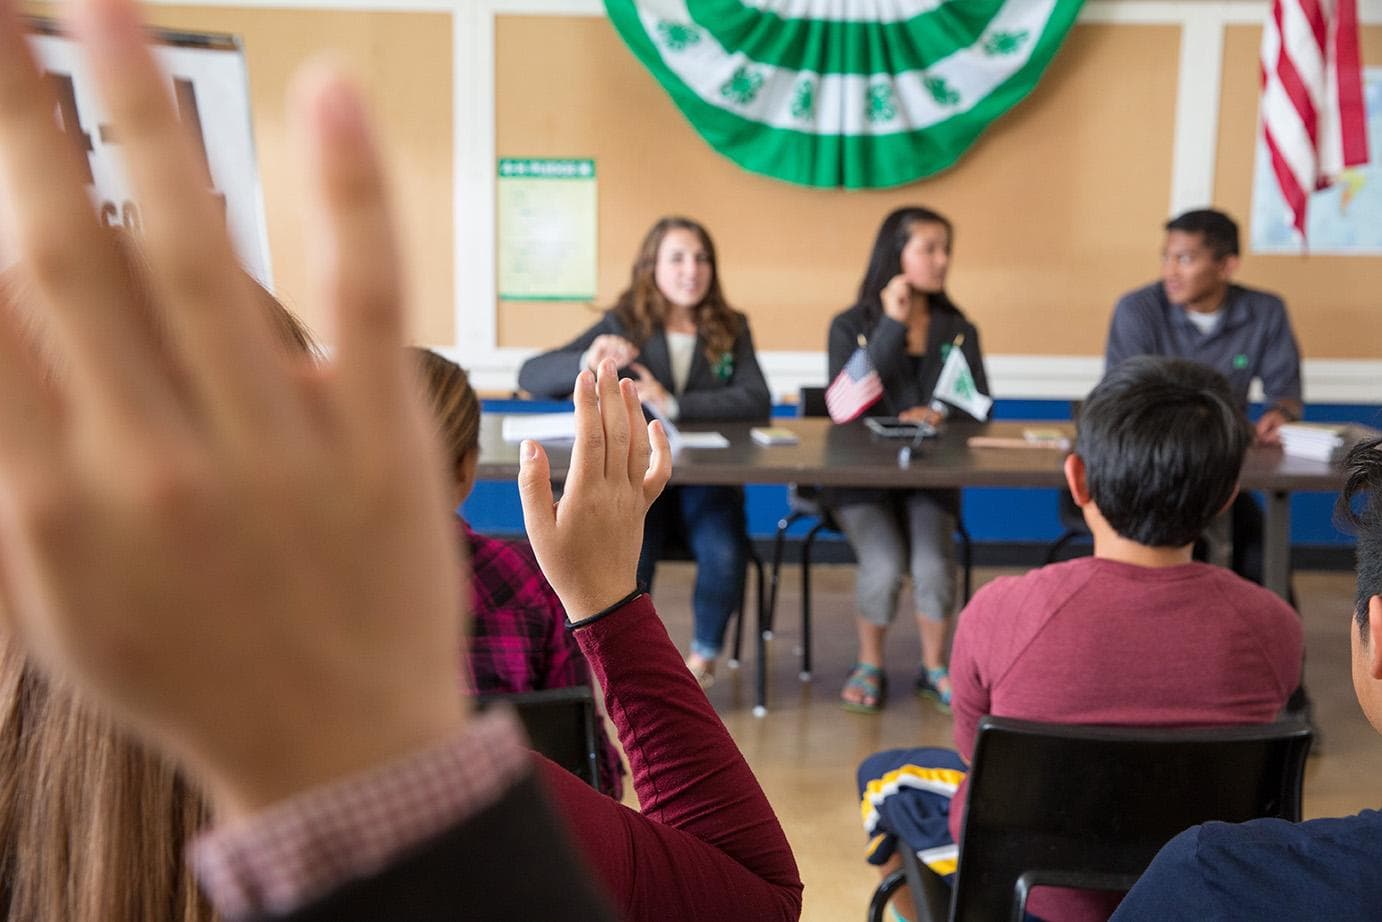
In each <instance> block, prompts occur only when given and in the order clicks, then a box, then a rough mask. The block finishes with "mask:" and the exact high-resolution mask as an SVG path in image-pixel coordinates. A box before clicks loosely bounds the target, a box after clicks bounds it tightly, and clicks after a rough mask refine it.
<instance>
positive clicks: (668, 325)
mask: <svg viewBox="0 0 1382 922" xmlns="http://www.w3.org/2000/svg"><path fill="white" fill-rule="evenodd" d="M605 358H611V359H613V360H614V363H615V365H616V366H617V367H618V368H619V369H620V374H621V375H622V376H623V377H631V378H633V379H634V380H635V382H636V385H637V388H638V396H639V398H640V399H641V400H642V401H643V403H644V405H645V406H648V407H651V408H653V409H655V410H656V412H658V413H661V414H662V415H663V416H665V417H667V418H668V419H671V420H673V421H676V422H702V421H714V420H742V419H762V418H765V417H767V416H768V414H769V412H770V410H771V408H772V401H771V398H770V396H769V394H768V385H767V382H766V381H764V379H763V372H762V371H761V370H760V369H759V367H758V358H757V356H756V355H755V354H754V349H753V336H752V335H751V334H750V333H749V323H748V318H747V317H745V316H744V315H743V314H741V313H739V312H738V311H736V310H734V309H733V308H731V307H730V306H729V304H728V302H727V301H726V300H725V296H724V294H723V293H722V292H721V289H720V278H719V272H718V270H717V267H716V262H715V246H714V244H713V243H712V242H711V240H710V235H709V234H708V233H707V232H706V230H705V228H704V227H702V226H701V225H700V224H698V223H696V222H695V221H692V220H690V219H689V218H683V217H666V218H663V219H661V220H660V221H658V222H657V223H656V224H654V225H653V227H652V229H651V230H649V231H648V233H647V235H646V236H645V237H644V238H643V244H642V246H640V247H639V251H638V257H637V259H635V260H634V264H633V271H632V274H631V278H630V280H629V287H628V288H626V289H625V290H624V292H623V293H622V294H621V295H620V296H619V299H618V301H617V302H615V305H614V308H613V309H612V310H610V311H608V312H607V313H606V314H605V315H604V317H603V318H601V320H600V322H599V323H597V324H595V325H594V326H592V327H591V328H590V329H588V330H586V331H585V332H584V333H582V334H581V335H580V336H578V337H576V338H575V339H573V340H572V341H571V342H569V343H567V344H566V345H564V346H562V347H561V348H559V349H555V350H553V351H551V352H546V353H543V354H542V355H538V356H534V357H533V358H531V359H529V360H528V361H526V362H524V363H523V367H522V368H521V369H520V370H519V373H518V385H519V387H521V388H522V389H523V390H525V391H527V392H529V393H530V394H533V395H536V396H542V397H552V398H565V397H567V396H569V395H570V394H571V387H572V384H571V383H572V382H573V381H574V380H575V379H576V375H577V374H578V373H579V372H580V371H581V370H582V369H584V368H590V369H594V368H595V367H596V366H597V365H598V364H599V363H600V361H601V360H602V359H605ZM669 539H679V540H680V541H682V542H684V543H685V544H686V545H687V547H688V548H689V550H690V551H691V554H692V556H694V557H695V560H696V584H695V591H694V595H693V608H694V612H695V636H694V638H693V640H692V642H691V652H690V655H689V656H687V658H686V665H687V667H688V668H689V669H690V670H691V671H692V673H694V674H695V676H696V678H697V679H698V680H700V682H701V684H702V685H709V684H710V682H711V681H712V680H713V678H714V675H715V661H716V659H717V658H718V657H719V655H720V651H721V648H722V647H723V645H724V635H725V627H726V626H727V625H728V624H729V619H730V618H731V617H732V616H733V614H734V612H735V611H736V610H737V609H738V608H739V606H740V604H741V603H742V600H743V595H744V578H745V565H746V563H747V560H748V535H747V532H746V524H745V519H744V491H743V490H742V488H740V487H733V486H706V485H691V484H684V485H681V486H675V487H669V488H668V489H667V490H665V491H664V492H663V494H662V496H661V497H660V498H659V499H658V500H657V502H656V503H654V504H653V507H652V508H651V509H650V510H648V518H647V522H646V526H645V531H644V537H643V554H642V557H641V559H640V560H639V562H638V581H639V583H640V584H642V585H644V586H648V587H651V585H652V581H653V570H654V567H655V565H656V563H657V559H658V557H659V556H661V554H662V549H663V546H664V545H665V544H666V543H667V541H668V540H669Z"/></svg>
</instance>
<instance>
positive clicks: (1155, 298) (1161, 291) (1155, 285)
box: [1113, 282, 1171, 314]
mask: <svg viewBox="0 0 1382 922" xmlns="http://www.w3.org/2000/svg"><path fill="white" fill-rule="evenodd" d="M1170 303H1171V302H1170V301H1168V300H1167V299H1166V289H1165V288H1163V287H1162V285H1161V283H1160V282H1152V283H1150V284H1148V285H1143V286H1142V287H1140V288H1134V289H1133V290H1132V291H1129V292H1126V293H1125V294H1124V295H1123V296H1122V297H1120V298H1119V299H1118V301H1117V303H1116V304H1114V307H1113V310H1114V312H1115V313H1137V314H1152V313H1160V312H1161V311H1164V310H1165V309H1166V308H1167V307H1169V306H1170Z"/></svg>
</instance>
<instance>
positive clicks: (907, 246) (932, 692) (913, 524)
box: [823, 207, 989, 713]
mask: <svg viewBox="0 0 1382 922" xmlns="http://www.w3.org/2000/svg"><path fill="white" fill-rule="evenodd" d="M953 242H954V232H953V229H952V227H951V224H950V222H949V221H948V220H947V219H946V218H944V217H942V216H941V215H940V214H937V213H936V212H934V211H931V210H930V209H927V208H919V207H908V208H899V209H897V210H896V211H894V212H893V213H892V214H890V215H888V217H887V218H886V219H885V220H884V221H883V226H882V227H880V228H879V229H878V237H877V239H875V240H874V244H873V252H872V253H871V254H870V256H869V264H868V269H867V270H866V271H865V273H864V279H863V282H862V283H861V284H860V286H859V297H858V300H857V301H856V303H855V305H854V306H853V307H851V308H849V309H848V310H846V311H844V312H843V313H841V314H839V315H837V316H836V317H835V319H834V320H833V321H832V322H831V324H830V339H829V361H830V380H831V381H833V380H835V377H836V376H837V375H838V374H839V373H840V371H841V369H843V368H844V366H845V363H846V362H848V361H849V359H850V357H851V356H852V355H853V354H854V353H855V352H856V350H858V349H859V348H860V346H861V345H865V346H866V347H867V350H868V357H869V360H870V362H871V364H872V365H873V367H874V368H875V369H876V370H877V372H878V376H879V378H880V379H881V381H882V386H883V396H882V398H881V399H880V400H878V402H877V403H875V404H874V405H873V406H872V407H871V408H870V409H869V410H868V411H867V412H868V413H869V414H870V415H886V416H897V417H900V418H901V419H903V420H906V421H912V422H921V423H928V424H930V425H933V426H934V425H939V424H940V423H941V422H942V421H943V420H944V419H946V418H947V416H949V415H950V414H952V413H959V414H963V415H965V416H967V415H968V414H964V411H962V410H959V409H957V408H953V407H950V406H949V405H947V404H945V403H942V402H941V401H939V400H936V399H934V392H935V390H936V383H937V380H938V379H939V378H940V374H941V367H942V365H943V364H944V362H945V358H946V356H947V355H948V354H949V350H950V349H952V348H959V349H961V350H962V351H963V354H964V357H965V360H966V361H967V362H968V364H969V368H970V371H971V373H972V375H973V378H974V384H975V387H976V388H977V390H978V391H979V392H981V393H983V394H985V395H987V394H988V390H989V388H988V379H987V377H986V376H985V374H984V361H983V354H982V353H981V351H980V349H979V332H978V330H977V329H976V328H975V326H974V324H972V323H970V322H969V320H968V319H966V318H965V315H964V314H962V313H961V312H960V309H959V308H958V307H956V306H955V304H954V303H953V302H952V301H951V300H950V298H949V296H948V295H947V294H946V292H945V280H946V274H947V272H948V271H949V268H950V255H951V245H952V243H953ZM823 498H824V500H825V501H826V503H827V505H828V506H829V507H830V508H831V510H832V512H833V513H834V514H835V518H836V519H837V521H838V522H839V523H840V525H841V527H842V528H843V529H844V532H845V537H846V538H847V539H848V540H849V543H850V545H851V546H852V547H853V549H854V555H855V557H856V558H857V559H858V561H859V569H858V574H857V592H856V597H857V604H858V607H859V612H858V616H857V618H856V630H857V632H858V636H859V656H858V661H857V662H856V663H855V664H854V667H853V668H852V669H851V670H850V674H849V678H848V680H847V681H846V682H845V686H844V689H843V690H842V691H841V693H840V699H841V702H842V703H843V705H844V707H845V708H846V709H848V710H852V711H857V712H861V713H877V712H878V711H879V710H880V709H881V708H882V707H883V703H884V700H885V699H886V697H887V691H888V681H887V675H886V674H884V672H883V639H884V635H885V634H886V632H887V628H888V625H889V624H890V623H891V621H892V619H893V616H894V615H895V614H896V612H897V597H898V591H899V590H900V588H901V585H902V577H903V576H904V575H905V574H907V573H910V575H911V578H912V602H913V606H914V610H915V613H916V619H917V624H918V626H919V628H920V633H921V663H922V668H921V671H920V673H919V674H918V676H917V679H916V686H915V687H916V691H917V693H918V694H920V695H923V696H925V697H928V698H931V699H932V700H934V701H935V702H936V704H937V705H938V706H939V707H940V708H941V709H942V710H947V711H948V710H949V706H950V693H951V686H950V675H949V672H948V671H947V669H946V665H945V663H946V659H945V645H946V631H947V626H948V619H949V617H950V614H951V611H952V609H953V607H954V603H955V561H954V539H953V534H954V531H955V517H956V515H957V514H958V511H959V501H960V496H959V491H958V490H907V489H831V490H827V491H825V493H824V496H823Z"/></svg>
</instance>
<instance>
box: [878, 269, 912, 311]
mask: <svg viewBox="0 0 1382 922" xmlns="http://www.w3.org/2000/svg"><path fill="white" fill-rule="evenodd" d="M878 298H879V300H880V301H882V302H883V313H884V314H886V315H887V316H889V317H891V318H892V319H894V320H896V321H897V322H898V323H906V322H907V318H908V317H909V316H911V312H912V286H911V285H909V284H908V283H907V277H906V276H905V275H902V274H900V273H899V274H898V275H894V276H893V277H892V278H891V279H890V280H889V281H888V284H887V285H885V286H883V290H882V291H881V292H880V293H879V295H878Z"/></svg>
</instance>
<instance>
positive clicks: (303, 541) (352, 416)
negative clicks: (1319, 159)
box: [0, 0, 466, 817]
mask: <svg viewBox="0 0 1382 922" xmlns="http://www.w3.org/2000/svg"><path fill="white" fill-rule="evenodd" d="M75 6H76V13H75V16H76V21H75V26H76V31H77V34H78V36H79V37H80V39H81V40H82V41H83V43H84V45H85V48H86V53H87V58H88V61H89V64H90V66H91V68H92V71H93V73H94V75H95V77H96V81H95V82H96V84H97V85H98V86H99V87H100V88H101V90H102V92H103V93H104V95H105V99H106V102H107V104H108V111H109V113H110V116H111V120H112V123H113V126H114V128H115V130H116V132H118V134H119V137H120V140H121V147H122V149H123V150H124V151H125V153H126V155H127V157H126V165H127V171H128V174H129V177H130V180H131V182H132V185H133V188H134V192H135V195H136V196H137V198H138V200H139V201H140V203H141V205H142V210H143V212H144V215H145V240H144V247H143V250H142V256H143V266H145V267H146V268H141V267H139V266H135V265H133V264H132V263H131V261H130V260H128V259H126V258H124V257H123V256H122V255H121V254H120V253H119V252H118V250H117V248H116V246H115V243H114V241H113V240H112V239H111V237H110V235H109V234H108V233H106V232H104V231H103V229H102V228H101V227H100V226H99V225H98V222H97V220H96V217H95V215H94V213H93V211H92V208H91V204H90V202H89V200H88V198H87V193H86V190H85V188H84V185H83V178H82V176H81V173H80V172H79V170H78V162H77V161H76V159H75V157H76V155H75V153H74V151H73V149H72V146H71V145H70V144H69V143H68V142H67V141H66V140H64V139H63V138H62V137H61V136H60V135H59V133H58V129H57V126H56V124H55V121H54V119H53V111H54V105H53V100H52V96H51V94H50V90H49V87H48V84H47V81H45V80H44V79H43V77H42V76H41V75H40V73H39V71H38V70H37V68H36V67H35V64H34V62H33V60H32V58H31V55H30V53H29V49H28V45H27V40H26V36H25V34H24V30H23V27H22V25H21V23H20V21H19V19H18V16H17V15H16V9H15V6H14V0H0V183H2V184H3V195H4V196H5V198H6V200H7V202H8V205H9V212H10V219H11V222H12V225H13V226H12V227H11V228H10V231H11V233H10V235H9V238H10V239H11V240H12V241H13V243H14V245H15V246H16V248H17V251H18V255H19V257H20V259H21V261H22V262H23V264H24V267H25V270H26V274H27V276H28V277H29V278H30V279H31V280H32V282H33V286H34V297H33V298H32V299H31V300H30V299H26V301H25V303H23V304H11V305H4V306H0V574H3V580H0V588H3V592H4V599H5V602H6V608H7V609H8V612H7V618H8V620H9V622H10V624H11V627H12V628H13V629H15V630H17V631H18V632H19V635H20V638H21V640H22V642H23V643H24V644H25V646H26V648H27V649H28V651H29V652H30V653H31V654H32V655H33V656H34V657H36V658H37V659H38V660H39V661H40V662H41V663H43V664H45V665H46V666H47V667H48V668H49V669H51V670H53V671H55V672H57V673H58V674H60V675H61V676H62V677H63V678H65V679H67V680H70V681H72V682H75V683H76V684H78V685H79V686H80V687H81V688H82V689H83V690H84V691H85V692H86V693H87V694H89V695H91V696H92V698H93V700H100V701H101V702H103V703H104V704H105V705H106V706H108V707H109V708H110V709H111V711H112V712H113V713H115V714H116V715H117V716H118V717H120V718H122V719H124V720H125V721H126V722H127V723H128V724H129V725H131V726H132V727H134V728H136V729H137V730H138V731H140V732H142V733H143V734H144V735H145V736H147V737H148V738H149V739H151V740H152V741H153V742H155V743H156V744H158V745H159V746H160V747H161V748H163V749H164V750H165V751H168V752H170V753H172V754H173V755H174V756H175V757H176V758H177V759H179V760H180V761H181V762H182V763H183V764H184V765H185V766H187V767H189V768H191V769H192V770H193V771H194V773H196V774H197V775H198V776H199V777H200V779H201V780H202V781H203V782H204V783H206V784H207V785H208V786H209V788H210V791H211V793H212V795H213V797H214V798H215V800H216V805H217V808H218V811H219V812H220V813H221V814H222V817H225V816H227V815H231V816H233V815H235V814H237V813H241V812H245V811H251V810H255V809H257V808H259V807H262V806H264V805H267V804H269V803H272V802H274V801H276V800H279V799H281V798H284V797H287V796H290V795H292V794H294V793H297V792H298V791H300V790H303V789H306V788H310V787H315V786H317V785H320V784H322V783H324V782H327V781H330V780H333V779H334V778H336V777H339V776H343V775H346V774H349V773H352V772H355V771H358V770H360V769H362V768H366V767H369V766H373V765H377V764H379V763H380V762H382V761H385V760H388V759H390V758H392V757H395V756H398V755H402V754H404V753H407V752H411V751H413V750H415V749H418V748H421V747H423V746H426V745H430V744H432V743H434V742H439V741H440V740H442V739H445V738H447V737H449V736H450V735H452V734H453V733H455V732H457V731H458V730H459V729H460V728H461V727H462V726H463V725H464V722H465V719H466V714H465V709H464V706H463V703H462V702H461V700H460V696H459V695H458V694H457V693H456V665H455V651H456V649H457V643H458V638H457V634H458V630H459V621H460V612H459V610H458V609H459V607H460V602H459V599H460V597H461V594H460V592H459V587H458V586H457V584H456V581H457V577H456V570H457V568H456V562H455V556H454V549H453V536H452V535H451V533H450V530H449V528H450V526H449V523H448V521H447V516H446V515H445V514H444V510H445V509H446V492H445V487H444V476H443V474H442V470H441V463H440V455H439V452H438V451H437V449H436V446H434V445H433V443H432V439H431V437H430V433H429V429H428V427H427V426H426V424H425V422H424V420H425V415H424V412H423V409H422V406H421V404H420V402H419V401H418V399H417V397H416V394H415V384H414V381H413V378H412V376H411V375H412V369H411V368H410V367H409V366H408V364H407V362H406V356H405V353H404V350H403V348H402V346H403V328H404V325H403V314H404V303H403V302H404V299H403V295H402V291H401V288H402V286H401V281H400V277H399V267H398V262H397V258H396V250H395V241H394V237H393V233H392V226H391V221H390V215H389V209H388V206H387V201H386V199H387V196H386V193H385V188H384V182H383V179H382V176H381V173H380V169H379V164H378V162H377V159H376V155H375V149H374V143H373V140H372V138H371V136H370V134H369V131H368V128H367V126H366V121H365V116H364V113H363V111H362V106H361V103H360V100H359V98H358V96H357V94H356V92H355V91H354V90H353V89H352V88H350V87H349V86H348V85H346V84H345V83H344V82H343V81H342V80H340V79H339V78H337V77H334V76H331V75H329V74H325V73H318V74H317V75H316V76H314V77H312V78H309V79H307V80H306V81H304V82H302V83H301V84H300V86H299V92H298V94H297V110H298V117H297V118H296V119H295V121H297V122H299V123H301V124H303V125H305V126H306V133H307V138H306V140H307V144H308V148H309V164H308V169H307V171H306V176H307V178H308V179H307V181H308V185H309V186H310V187H311V188H312V189H313V190H314V191H315V206H314V208H313V217H314V218H315V222H314V227H313V228H312V230H313V235H312V236H313V239H315V240H317V241H318V242H319V244H320V245H319V247H318V249H317V251H316V254H315V255H316V259H315V261H314V262H313V264H312V266H311V269H312V270H313V277H314V279H315V283H316V290H317V292H318V295H319V297H321V298H322V299H323V300H324V301H325V302H326V304H327V306H328V307H329V309H330V313H331V315H332V316H333V317H334V319H335V322H336V341H335V346H336V356H337V359H336V361H335V363H334V365H332V366H328V367H311V366H309V365H308V364H307V360H305V359H304V360H303V362H302V364H301V365H294V364H293V363H292V360H290V359H289V358H288V357H286V356H284V354H283V352H282V350H281V349H279V348H277V346H276V340H275V339H274V336H273V334H272V332H271V330H270V327H269V323H268V321H267V319H266V317H265V315H264V313H263V311H262V309H261V308H260V306H259V305H258V304H256V302H255V300H254V297H253V296H252V294H251V290H250V288H249V283H248V282H247V280H246V279H245V277H244V275H243V273H242V272H241V271H240V269H239V267H238V265H237V263H236V260H235V256H234V254H233V252H232V250H231V245H230V242H229V240H228V238H227V235H226V232H225V228H224V222H223V220H222V218H221V216H220V213H219V211H218V209H217V208H216V207H215V205H214V203H213V202H212V200H211V198H210V197H209V195H208V194H207V191H206V189H205V188H204V181H203V179H202V178H201V173H200V168H199V166H198V161H197V158H196V156H195V155H194V153H193V151H192V148H191V145H190V143H189V140H188V139H187V138H186V137H185V136H184V134H183V132H182V130H181V128H180V126H179V123H178V120H177V117H176V114H175V113H174V111H173V109H172V108H171V106H170V104H169V101H170V94H169V93H168V92H167V83H166V80H165V78H164V77H163V75H162V74H161V73H160V72H159V70H158V68H157V66H156V64H155V62H154V61H153V59H152V57H151V56H150V54H149V52H148V50H147V49H146V47H145V44H144V42H145V35H144V32H143V29H142V25H141V23H140V22H139V19H138V16H137V14H136V12H135V10H134V7H133V5H132V3H131V2H130V0H81V2H79V3H77V4H76V5H75ZM29 327H37V328H39V330H40V331H41V332H42V337H41V338H42V340H43V343H44V351H43V353H41V354H40V353H39V352H38V351H37V350H36V349H35V347H34V345H33V342H34V337H32V336H30V335H28V334H27V333H24V332H21V331H24V330H27V329H28V328H29ZM55 372H56V373H55Z"/></svg>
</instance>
